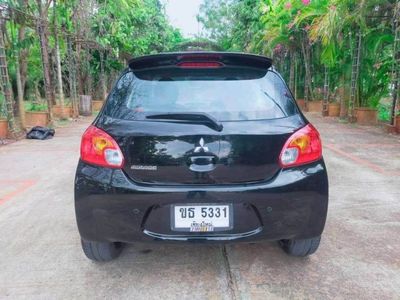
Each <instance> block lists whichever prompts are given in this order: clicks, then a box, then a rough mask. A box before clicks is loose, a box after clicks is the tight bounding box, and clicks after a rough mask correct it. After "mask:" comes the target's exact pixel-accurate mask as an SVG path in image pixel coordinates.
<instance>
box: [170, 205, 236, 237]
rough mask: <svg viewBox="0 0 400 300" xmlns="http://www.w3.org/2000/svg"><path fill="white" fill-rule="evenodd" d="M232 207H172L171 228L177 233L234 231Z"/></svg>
mask: <svg viewBox="0 0 400 300" xmlns="http://www.w3.org/2000/svg"><path fill="white" fill-rule="evenodd" d="M232 217H233V211H232V205H230V204H226V205H214V204H201V205H200V204H190V205H172V207H171V223H172V224H171V225H172V226H171V227H172V230H175V231H190V232H212V231H222V230H229V229H232V225H233V224H232Z"/></svg>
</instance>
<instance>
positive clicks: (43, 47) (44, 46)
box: [37, 0, 55, 122]
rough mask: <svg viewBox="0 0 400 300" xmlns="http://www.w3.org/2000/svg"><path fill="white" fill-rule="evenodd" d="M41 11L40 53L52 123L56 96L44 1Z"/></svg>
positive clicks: (38, 26) (39, 21)
mask: <svg viewBox="0 0 400 300" xmlns="http://www.w3.org/2000/svg"><path fill="white" fill-rule="evenodd" d="M37 5H38V9H39V19H38V20H37V22H38V23H37V30H38V35H39V41H40V52H41V54H42V64H43V77H44V90H45V94H46V101H47V107H48V112H49V117H50V122H52V120H53V113H52V106H53V103H54V101H55V99H54V94H53V92H52V90H53V86H52V82H51V77H50V66H49V53H48V49H49V47H48V34H47V32H48V28H47V21H46V20H47V11H45V10H44V8H43V5H42V1H41V0H37Z"/></svg>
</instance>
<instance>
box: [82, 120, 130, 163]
mask: <svg viewBox="0 0 400 300" xmlns="http://www.w3.org/2000/svg"><path fill="white" fill-rule="evenodd" d="M81 159H82V160H83V161H84V162H87V163H89V164H93V165H98V166H103V167H109V168H121V167H122V166H123V164H124V156H123V155H122V152H121V149H120V148H119V146H118V144H117V142H116V141H115V140H114V139H113V138H112V137H111V136H109V135H108V134H107V133H105V132H104V131H103V130H101V129H99V128H97V127H95V126H93V125H92V126H90V127H89V128H88V129H86V131H85V133H84V134H83V136H82V142H81Z"/></svg>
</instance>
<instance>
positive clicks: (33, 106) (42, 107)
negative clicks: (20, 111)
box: [25, 102, 47, 111]
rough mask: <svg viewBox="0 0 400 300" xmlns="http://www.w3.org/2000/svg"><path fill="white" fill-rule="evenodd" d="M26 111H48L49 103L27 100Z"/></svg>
mask: <svg viewBox="0 0 400 300" xmlns="http://www.w3.org/2000/svg"><path fill="white" fill-rule="evenodd" d="M25 111H47V104H45V103H37V102H25Z"/></svg>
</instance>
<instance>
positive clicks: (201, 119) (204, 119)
mask: <svg viewBox="0 0 400 300" xmlns="http://www.w3.org/2000/svg"><path fill="white" fill-rule="evenodd" d="M146 119H151V120H158V121H164V122H175V123H186V124H202V125H205V126H208V127H210V128H211V129H214V130H216V131H218V132H220V131H222V129H223V128H224V127H223V125H222V124H221V122H219V121H218V120H217V119H215V118H214V117H213V116H210V115H209V114H206V113H201V112H181V113H163V114H152V115H147V116H146Z"/></svg>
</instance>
